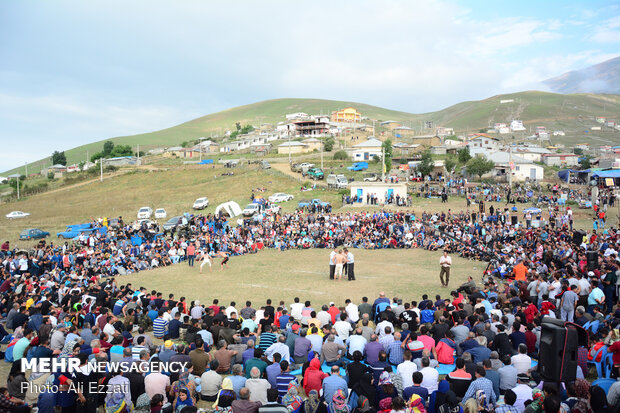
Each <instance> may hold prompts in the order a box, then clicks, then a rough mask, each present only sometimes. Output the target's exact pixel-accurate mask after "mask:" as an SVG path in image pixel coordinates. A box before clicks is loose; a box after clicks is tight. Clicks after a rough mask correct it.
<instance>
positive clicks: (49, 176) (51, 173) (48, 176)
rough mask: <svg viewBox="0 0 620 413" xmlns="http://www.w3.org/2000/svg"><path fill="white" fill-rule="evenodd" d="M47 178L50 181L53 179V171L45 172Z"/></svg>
mask: <svg viewBox="0 0 620 413" xmlns="http://www.w3.org/2000/svg"><path fill="white" fill-rule="evenodd" d="M47 179H49V180H50V181H53V180H54V172H48V173H47Z"/></svg>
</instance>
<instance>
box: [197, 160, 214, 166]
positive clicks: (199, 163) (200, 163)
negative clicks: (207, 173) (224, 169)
mask: <svg viewBox="0 0 620 413" xmlns="http://www.w3.org/2000/svg"><path fill="white" fill-rule="evenodd" d="M212 163H213V159H203V160H202V161H200V162H198V165H209V164H212Z"/></svg>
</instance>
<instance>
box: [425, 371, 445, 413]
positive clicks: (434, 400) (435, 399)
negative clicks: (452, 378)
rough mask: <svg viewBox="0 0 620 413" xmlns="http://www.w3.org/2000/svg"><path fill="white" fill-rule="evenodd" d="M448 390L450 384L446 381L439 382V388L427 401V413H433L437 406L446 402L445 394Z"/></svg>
mask: <svg viewBox="0 0 620 413" xmlns="http://www.w3.org/2000/svg"><path fill="white" fill-rule="evenodd" d="M448 390H450V383H449V382H448V381H447V380H445V379H444V380H441V381H440V382H439V387H438V388H437V390H435V391H434V392H433V393H431V396H430V398H429V400H428V413H435V412H436V411H437V409H439V406H441V405H442V404H444V403H445V402H446V393H447V392H448Z"/></svg>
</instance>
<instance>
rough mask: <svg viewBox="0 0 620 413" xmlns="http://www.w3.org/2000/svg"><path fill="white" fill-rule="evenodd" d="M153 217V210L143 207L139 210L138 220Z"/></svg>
mask: <svg viewBox="0 0 620 413" xmlns="http://www.w3.org/2000/svg"><path fill="white" fill-rule="evenodd" d="M151 215H153V208H151V207H142V208H140V209H139V210H138V219H149V218H151Z"/></svg>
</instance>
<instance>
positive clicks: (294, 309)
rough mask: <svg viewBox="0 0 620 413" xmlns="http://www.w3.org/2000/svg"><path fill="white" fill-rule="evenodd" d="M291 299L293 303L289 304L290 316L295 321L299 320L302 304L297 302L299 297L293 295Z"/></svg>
mask: <svg viewBox="0 0 620 413" xmlns="http://www.w3.org/2000/svg"><path fill="white" fill-rule="evenodd" d="M293 301H294V303H293V304H291V317H293V319H295V320H297V321H300V320H301V311H302V310H303V309H304V305H303V304H302V303H300V302H299V297H295V299H294V300H293Z"/></svg>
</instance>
